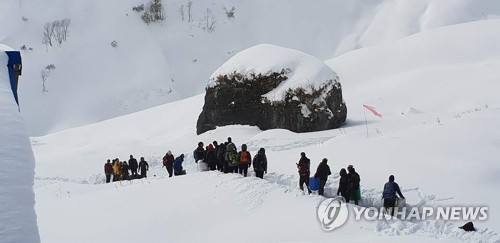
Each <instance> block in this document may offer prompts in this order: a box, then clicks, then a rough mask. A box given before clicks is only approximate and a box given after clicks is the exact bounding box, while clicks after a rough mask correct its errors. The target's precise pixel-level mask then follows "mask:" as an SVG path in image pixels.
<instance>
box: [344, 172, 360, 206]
mask: <svg viewBox="0 0 500 243" xmlns="http://www.w3.org/2000/svg"><path fill="white" fill-rule="evenodd" d="M347 171H349V174H347V179H348V187H349V200H354V204H356V205H358V203H359V195H360V194H361V193H360V192H359V190H360V188H359V183H360V181H361V178H360V177H359V174H358V173H357V172H356V170H355V169H354V167H353V166H352V165H349V166H347Z"/></svg>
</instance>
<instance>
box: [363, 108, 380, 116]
mask: <svg viewBox="0 0 500 243" xmlns="http://www.w3.org/2000/svg"><path fill="white" fill-rule="evenodd" d="M363 106H364V107H365V108H366V109H368V110H369V111H370V112H371V113H372V114H373V115H375V116H376V117H378V118H382V114H380V113H378V112H377V110H375V107H373V106H369V105H363Z"/></svg>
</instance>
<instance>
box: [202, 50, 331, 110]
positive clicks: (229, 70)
mask: <svg viewBox="0 0 500 243" xmlns="http://www.w3.org/2000/svg"><path fill="white" fill-rule="evenodd" d="M273 73H284V74H285V75H286V76H287V80H286V81H284V82H282V83H281V84H280V85H279V86H278V87H277V88H276V89H274V90H272V91H270V92H269V93H267V94H265V95H263V97H265V98H267V99H268V100H270V101H282V100H284V99H285V94H286V92H287V91H288V90H290V89H292V90H294V89H297V88H299V87H302V88H304V89H305V92H306V93H310V92H312V89H311V88H316V89H318V88H320V87H323V86H325V85H327V84H329V83H331V82H332V80H333V81H335V82H337V81H338V76H337V74H336V73H335V72H334V71H333V70H332V69H331V68H330V67H328V66H327V65H326V64H325V63H324V62H322V61H321V60H320V59H318V58H316V57H314V56H311V55H309V54H306V53H303V52H300V51H297V50H294V49H290V48H285V47H280V46H275V45H271V44H260V45H256V46H253V47H250V48H248V49H246V50H243V51H241V52H239V53H238V54H236V55H234V56H233V57H232V58H231V59H229V60H228V61H227V62H225V63H224V64H223V65H222V66H220V67H219V68H218V69H217V70H216V71H215V72H214V73H213V74H212V76H211V77H210V81H209V83H208V87H215V86H217V84H218V82H217V79H218V77H221V76H225V75H228V76H232V75H235V74H238V75H242V76H243V77H242V79H249V80H252V79H253V78H252V77H253V76H256V75H263V76H267V75H271V74H273Z"/></svg>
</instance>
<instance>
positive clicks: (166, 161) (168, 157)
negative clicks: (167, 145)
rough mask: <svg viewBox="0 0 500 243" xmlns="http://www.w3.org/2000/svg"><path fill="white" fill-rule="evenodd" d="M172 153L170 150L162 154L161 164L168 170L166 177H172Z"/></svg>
mask: <svg viewBox="0 0 500 243" xmlns="http://www.w3.org/2000/svg"><path fill="white" fill-rule="evenodd" d="M174 159H175V158H174V155H172V152H170V150H169V151H168V152H167V154H165V156H163V166H165V168H167V172H168V177H172V175H173V172H174V169H173V168H174Z"/></svg>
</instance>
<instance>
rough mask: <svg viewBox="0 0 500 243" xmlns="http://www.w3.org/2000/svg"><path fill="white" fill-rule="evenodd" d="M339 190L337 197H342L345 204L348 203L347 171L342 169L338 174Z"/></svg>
mask: <svg viewBox="0 0 500 243" xmlns="http://www.w3.org/2000/svg"><path fill="white" fill-rule="evenodd" d="M339 175H340V180H339V188H338V190H337V196H342V197H343V198H344V199H345V201H346V202H349V180H348V179H347V171H346V170H345V169H344V168H342V169H341V170H340V172H339Z"/></svg>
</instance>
